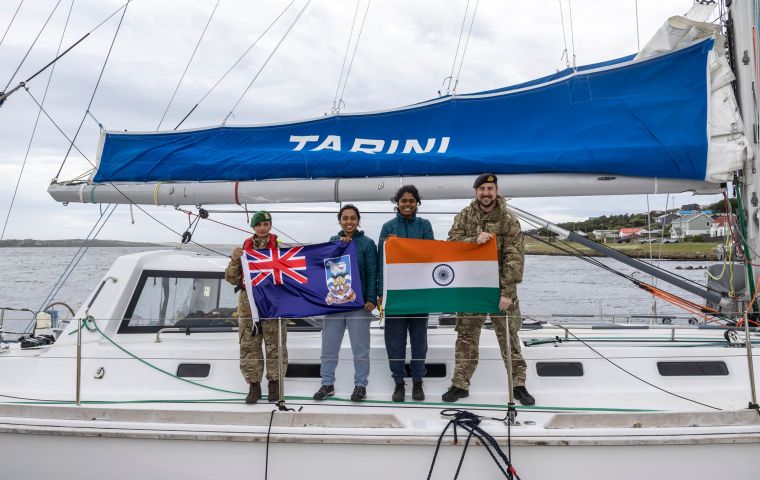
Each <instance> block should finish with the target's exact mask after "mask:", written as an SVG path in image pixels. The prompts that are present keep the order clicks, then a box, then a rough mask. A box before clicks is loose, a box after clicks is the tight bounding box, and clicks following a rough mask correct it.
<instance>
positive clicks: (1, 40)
mask: <svg viewBox="0 0 760 480" xmlns="http://www.w3.org/2000/svg"><path fill="white" fill-rule="evenodd" d="M23 4H24V0H21V2H19V4H18V7H16V11H15V12H13V16H12V17H11V23H9V24H8V28H6V29H5V33H3V37H2V38H0V47H2V46H3V42H4V41H5V36H6V35H8V32H9V31H10V30H11V27H12V26H13V21H14V20H16V15H18V11H19V10H21V5H23Z"/></svg>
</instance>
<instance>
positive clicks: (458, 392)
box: [441, 385, 470, 402]
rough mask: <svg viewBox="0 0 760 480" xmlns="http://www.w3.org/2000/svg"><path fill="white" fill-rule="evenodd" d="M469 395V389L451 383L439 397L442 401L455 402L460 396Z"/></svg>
mask: <svg viewBox="0 0 760 480" xmlns="http://www.w3.org/2000/svg"><path fill="white" fill-rule="evenodd" d="M469 396H470V391H469V390H465V389H463V388H459V387H455V386H454V385H452V386H451V387H449V391H448V392H446V393H444V394H443V396H441V398H442V399H443V401H444V402H456V401H457V400H459V399H460V398H467V397H469Z"/></svg>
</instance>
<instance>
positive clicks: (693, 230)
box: [670, 213, 715, 240]
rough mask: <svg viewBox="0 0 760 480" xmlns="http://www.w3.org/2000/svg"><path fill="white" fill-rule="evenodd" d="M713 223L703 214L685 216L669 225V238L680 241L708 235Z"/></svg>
mask: <svg viewBox="0 0 760 480" xmlns="http://www.w3.org/2000/svg"><path fill="white" fill-rule="evenodd" d="M714 224H715V221H714V220H713V219H712V218H710V217H709V216H708V215H705V214H704V213H694V214H692V215H686V216H683V217H681V218H678V219H676V220H673V222H672V223H671V226H672V229H671V230H670V238H675V239H678V240H682V239H684V238H686V237H694V236H697V235H710V228H711V227H712V226H713V225H714Z"/></svg>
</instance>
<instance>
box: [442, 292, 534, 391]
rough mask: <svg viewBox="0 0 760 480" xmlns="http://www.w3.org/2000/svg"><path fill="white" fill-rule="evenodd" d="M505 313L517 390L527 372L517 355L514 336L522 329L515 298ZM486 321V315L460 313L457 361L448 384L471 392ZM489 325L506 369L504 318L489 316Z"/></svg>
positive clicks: (457, 327) (523, 381)
mask: <svg viewBox="0 0 760 480" xmlns="http://www.w3.org/2000/svg"><path fill="white" fill-rule="evenodd" d="M507 313H508V316H509V341H510V346H511V349H512V369H513V371H512V382H513V386H515V387H517V386H521V385H525V371H526V370H527V365H526V363H525V360H524V359H523V357H522V353H521V352H520V339H519V337H518V336H517V332H518V330H520V327H522V316H521V315H520V304H519V302H518V300H517V298H513V299H512V305H510V306H509V308H508V309H507ZM485 321H486V316H485V315H483V314H474V313H470V314H467V313H465V314H462V315H461V316H460V317H459V318H458V319H457V326H456V331H457V342H456V347H455V350H454V355H455V356H456V359H455V367H454V376H453V377H452V379H451V384H452V385H454V386H455V387H459V388H462V389H465V390H469V389H470V379H471V378H472V374H473V373H475V368H476V367H477V366H478V357H479V355H480V351H479V348H478V345H479V344H480V331H481V329H482V328H483V324H484V323H485ZM491 323H492V324H493V327H494V330H495V331H496V338H497V339H498V341H499V348H500V349H501V358H502V359H503V360H504V365H505V366H507V338H506V336H507V325H506V323H507V321H506V318H505V317H504V316H500V315H499V316H496V315H492V316H491Z"/></svg>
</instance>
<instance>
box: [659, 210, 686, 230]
mask: <svg viewBox="0 0 760 480" xmlns="http://www.w3.org/2000/svg"><path fill="white" fill-rule="evenodd" d="M678 218H681V216H680V215H678V214H676V213H666V214H664V215H660V216H659V217H655V219H654V220H655V222H657V223H658V224H659V225H660V226H661V227H662V228H665V227H667V226H668V225H670V224H671V223H673V220H676V219H678Z"/></svg>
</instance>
